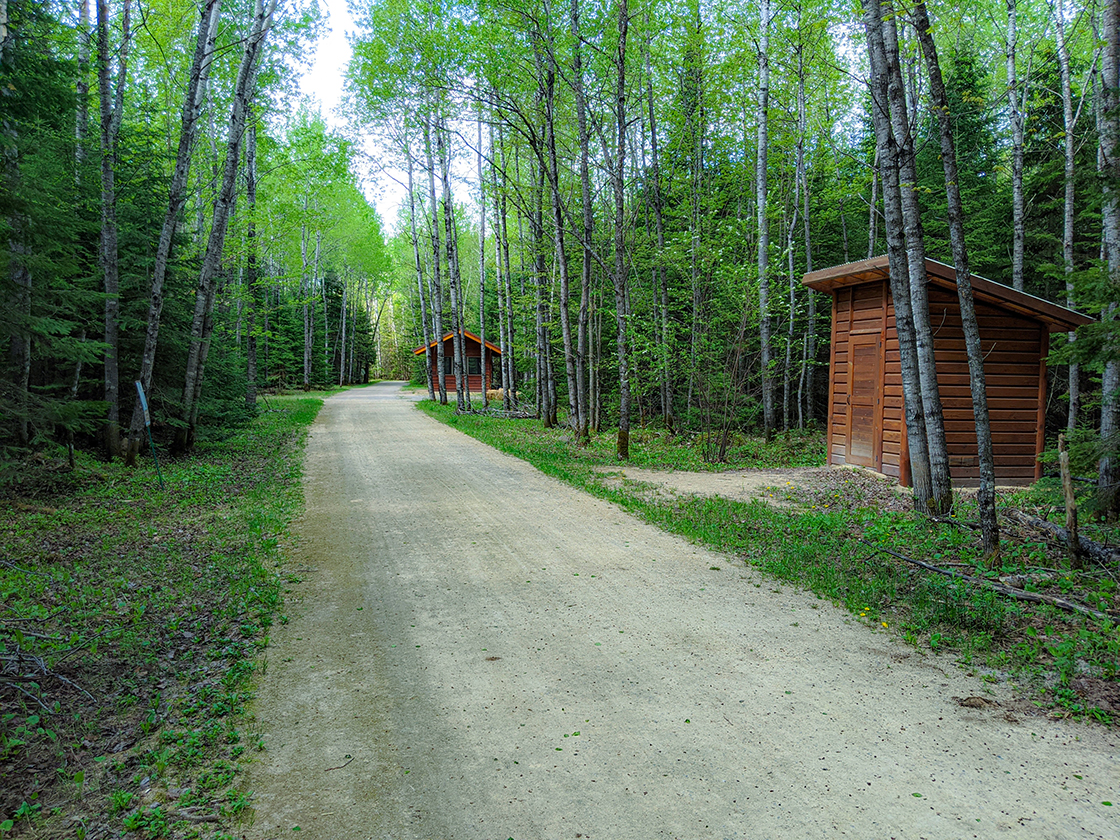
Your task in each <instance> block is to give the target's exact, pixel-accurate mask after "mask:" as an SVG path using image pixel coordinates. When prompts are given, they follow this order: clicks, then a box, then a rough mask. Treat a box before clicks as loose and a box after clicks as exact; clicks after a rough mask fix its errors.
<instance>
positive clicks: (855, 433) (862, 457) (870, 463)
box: [845, 333, 883, 468]
mask: <svg viewBox="0 0 1120 840" xmlns="http://www.w3.org/2000/svg"><path fill="white" fill-rule="evenodd" d="M879 342H880V335H879V333H869V334H866V335H853V336H852V337H851V347H852V379H851V394H850V395H849V397H848V406H849V408H848V422H849V426H848V456H847V458H846V459H845V460H846V461H847V463H849V464H858V465H859V466H862V467H876V468H877V467H878V466H879V464H878V459H877V457H876V454H877V453H876V452H875V432H876V430H877V429H878V427H879V423H880V417H879V415H880V411H881V406H882V402H881V399H880V395H879V383H880V379H881V376H880V368H881V365H882V355H883V354H882V351H881V349H880V346H879Z"/></svg>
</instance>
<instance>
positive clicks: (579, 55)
mask: <svg viewBox="0 0 1120 840" xmlns="http://www.w3.org/2000/svg"><path fill="white" fill-rule="evenodd" d="M571 32H572V89H573V91H574V92H575V100H576V135H577V141H578V143H579V188H580V207H581V209H582V211H583V212H582V217H581V219H582V221H581V230H580V234H581V235H580V241H581V242H582V245H583V259H582V261H581V263H580V275H579V315H578V317H577V318H576V387H577V388H578V389H579V393H578V395H577V402H578V405H579V425H578V427H577V428H576V437H577V439H578V440H580V441H582V442H583V443H587V442H588V441H589V440H590V431H589V430H590V428H591V418H590V416H589V413H590V383H589V381H588V370H587V367H588V365H587V327H588V315H589V313H590V306H591V268H592V264H593V262H594V258H595V255H594V253H593V252H592V250H591V249H592V247H593V245H592V237H593V236H594V235H595V208H594V204H593V203H592V194H591V168H590V157H591V133H590V132H589V131H588V128H587V96H586V94H585V92H584V77H583V74H584V70H583V49H582V46H583V43H582V41H583V34H582V31H581V25H580V11H579V0H572V10H571Z"/></svg>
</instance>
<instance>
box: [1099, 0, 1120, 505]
mask: <svg viewBox="0 0 1120 840" xmlns="http://www.w3.org/2000/svg"><path fill="white" fill-rule="evenodd" d="M1102 30H1103V31H1102V33H1101V37H1102V38H1103V40H1104V53H1103V56H1102V59H1101V74H1102V76H1103V79H1102V85H1101V117H1100V151H1101V155H1100V157H1101V163H1102V172H1101V176H1102V177H1101V182H1102V184H1103V189H1104V201H1103V204H1102V207H1101V223H1102V224H1101V227H1102V234H1103V239H1104V252H1105V262H1106V265H1107V270H1108V283H1109V288H1111V289H1112V290H1113V302H1112V303H1110V304H1109V305H1108V308H1107V309H1106V310H1105V311H1104V312H1103V313H1101V320H1102V321H1104V320H1107V321H1113V320H1115V318H1116V303H1115V301H1116V299H1117V298H1120V89H1118V88H1120V0H1108V2H1107V3H1105V7H1104V19H1103V26H1102ZM1118 433H1120V361H1118V360H1117V359H1116V357H1115V353H1113V354H1112V357H1111V358H1109V360H1108V361H1107V362H1106V363H1105V367H1104V373H1103V375H1102V377H1101V426H1100V434H1101V445H1102V450H1103V455H1102V457H1101V459H1100V462H1099V464H1098V474H1097V495H1098V497H1099V499H1100V504H1101V507H1102V509H1103V510H1105V511H1107V512H1108V514H1109V516H1110V517H1115V516H1116V514H1117V513H1118V512H1120V458H1118V457H1117V455H1116V449H1117V443H1118V441H1117V435H1118Z"/></svg>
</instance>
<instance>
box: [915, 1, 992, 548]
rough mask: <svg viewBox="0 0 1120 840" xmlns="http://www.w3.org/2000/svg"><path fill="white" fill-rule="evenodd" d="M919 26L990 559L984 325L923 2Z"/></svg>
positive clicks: (949, 127) (950, 129)
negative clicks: (979, 318) (978, 312)
mask: <svg viewBox="0 0 1120 840" xmlns="http://www.w3.org/2000/svg"><path fill="white" fill-rule="evenodd" d="M914 17H915V21H914V22H915V28H916V29H917V33H918V41H919V43H920V44H921V46H922V53H923V55H924V56H925V61H926V68H927V71H928V73H929V86H930V104H931V107H932V109H933V110H934V112H935V113H936V116H937V124H938V128H939V134H940V140H941V165H942V167H943V169H944V171H945V195H946V199H947V209H948V215H949V238H950V240H951V241H952V248H953V264H954V266H955V268H956V274H957V299H958V301H959V302H960V309H961V325H962V328H963V330H964V342H965V349H966V350H967V352H968V373H969V380H970V385H971V390H972V413H973V416H974V418H975V422H976V448H977V454H978V456H979V460H980V488H979V491H978V493H977V497H976V501H977V504H978V506H979V508H980V534H981V538H982V542H983V546H984V553H985V554H986V555H988V557H989V558H990V559H991V561H992V562H994V558H995V557H996V556H997V555H998V553H999V524H998V523H997V521H996V497H995V489H996V475H995V458H994V456H993V454H992V427H991V423H990V420H989V417H988V391H987V384H986V381H985V376H984V354H983V351H982V349H981V347H980V328H979V325H978V323H977V321H976V307H975V304H974V302H973V297H972V274H971V273H970V271H969V265H968V249H967V247H966V245H965V241H964V209H963V207H962V205H961V193H960V186H959V184H960V180H959V177H958V174H957V153H956V149H955V146H954V142H953V127H952V115H951V114H950V113H949V103H948V100H947V98H946V95H945V84H944V82H943V81H942V78H941V67H940V64H939V63H938V58H937V47H936V45H935V44H934V41H933V34H932V32H931V31H930V23H929V16H928V14H927V12H926V6H925V2H924V0H918V3H917V4H916V5H915V7H914Z"/></svg>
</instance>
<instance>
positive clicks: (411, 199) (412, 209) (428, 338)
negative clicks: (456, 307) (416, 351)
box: [407, 147, 436, 402]
mask: <svg viewBox="0 0 1120 840" xmlns="http://www.w3.org/2000/svg"><path fill="white" fill-rule="evenodd" d="M407 154H408V224H409V228H410V229H411V232H412V257H413V259H414V260H415V262H416V291H417V293H418V294H419V295H420V333H421V338H422V339H423V340H424V379H425V380H426V381H427V383H428V399H430V400H431V401H432V402H435V399H436V390H435V389H436V383H435V378H434V377H433V376H432V350H433V348H432V325H431V322H430V321H429V320H428V303H427V299H426V298H425V295H424V266H423V264H422V263H421V262H420V238H419V236H417V233H416V188H415V186H414V185H413V179H412V171H413V160H412V149H411V147H410V148H409V149H408V150H407Z"/></svg>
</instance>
